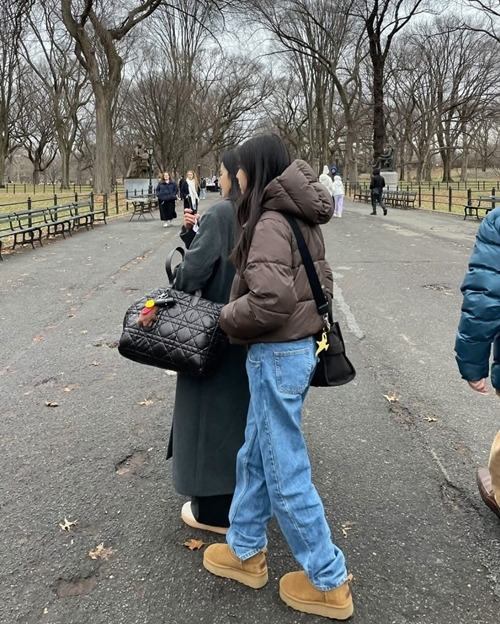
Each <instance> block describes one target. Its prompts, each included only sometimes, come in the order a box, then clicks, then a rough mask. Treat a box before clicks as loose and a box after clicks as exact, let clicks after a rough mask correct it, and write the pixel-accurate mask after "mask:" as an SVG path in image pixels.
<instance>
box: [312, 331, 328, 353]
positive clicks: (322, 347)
mask: <svg viewBox="0 0 500 624" xmlns="http://www.w3.org/2000/svg"><path fill="white" fill-rule="evenodd" d="M316 344H317V345H318V348H317V350H316V355H315V357H318V355H319V354H320V353H321V352H322V351H326V349H328V346H329V345H328V338H327V334H326V331H324V332H323V333H322V334H321V340H316Z"/></svg>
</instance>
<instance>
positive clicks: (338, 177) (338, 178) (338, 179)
mask: <svg viewBox="0 0 500 624" xmlns="http://www.w3.org/2000/svg"><path fill="white" fill-rule="evenodd" d="M333 179H334V181H337V182H340V180H342V178H341V177H340V176H339V175H336V176H333Z"/></svg>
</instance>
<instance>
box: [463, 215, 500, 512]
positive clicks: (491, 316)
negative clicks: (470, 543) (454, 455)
mask: <svg viewBox="0 0 500 624" xmlns="http://www.w3.org/2000/svg"><path fill="white" fill-rule="evenodd" d="M499 267H500V208H497V209H496V210H492V211H491V212H490V213H489V214H488V215H487V216H486V218H485V219H483V221H482V223H481V225H480V227H479V229H478V231H477V235H476V244H475V246H474V251H473V252H472V256H471V259H470V261H469V268H468V271H467V273H466V275H465V279H464V282H463V284H462V294H463V296H464V298H463V302H462V314H461V317H460V323H459V325H458V332H457V337H456V341H455V353H456V360H457V364H458V369H459V371H460V374H461V375H462V377H463V379H465V380H466V381H467V382H468V384H469V386H470V387H471V388H472V389H473V390H475V391H476V392H480V393H481V394H486V393H487V392H488V387H487V385H486V378H487V377H488V374H489V372H490V353H491V348H492V347H493V362H492V364H491V383H492V385H493V387H494V388H495V391H496V394H497V395H498V396H499V397H500V273H499ZM476 477H477V484H478V487H479V492H480V494H481V498H482V499H483V501H484V502H485V503H486V505H487V506H488V507H489V508H490V509H491V510H492V511H494V512H495V513H496V515H497V516H498V517H499V518H500V431H499V432H498V433H497V435H496V436H495V439H494V440H493V444H492V446H491V451H490V458H489V463H488V468H478V470H477V473H476Z"/></svg>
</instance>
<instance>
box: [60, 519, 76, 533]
mask: <svg viewBox="0 0 500 624" xmlns="http://www.w3.org/2000/svg"><path fill="white" fill-rule="evenodd" d="M77 522H78V520H68V519H67V518H64V522H60V523H59V526H60V527H61V529H62V530H63V531H71V529H72V527H74V526H76V523H77Z"/></svg>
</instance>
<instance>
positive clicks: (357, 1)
mask: <svg viewBox="0 0 500 624" xmlns="http://www.w3.org/2000/svg"><path fill="white" fill-rule="evenodd" d="M427 2H428V0H354V3H353V8H352V11H353V15H355V16H357V17H358V18H359V19H360V20H361V21H362V22H363V23H364V26H365V29H366V35H367V37H368V47H369V53H370V59H371V64H372V71H373V75H372V81H373V82H372V104H373V157H374V161H375V160H376V159H377V157H378V156H380V154H381V153H382V152H383V151H384V146H385V142H386V117H385V110H384V84H385V64H386V61H387V56H388V54H389V50H390V48H391V45H392V42H393V40H394V37H395V36H396V35H397V34H398V33H399V32H400V31H401V30H402V29H403V28H404V27H405V26H406V25H407V24H408V23H409V21H410V20H411V19H413V17H414V16H415V15H418V13H419V12H420V11H422V10H424V8H425V7H426V5H427Z"/></svg>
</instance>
